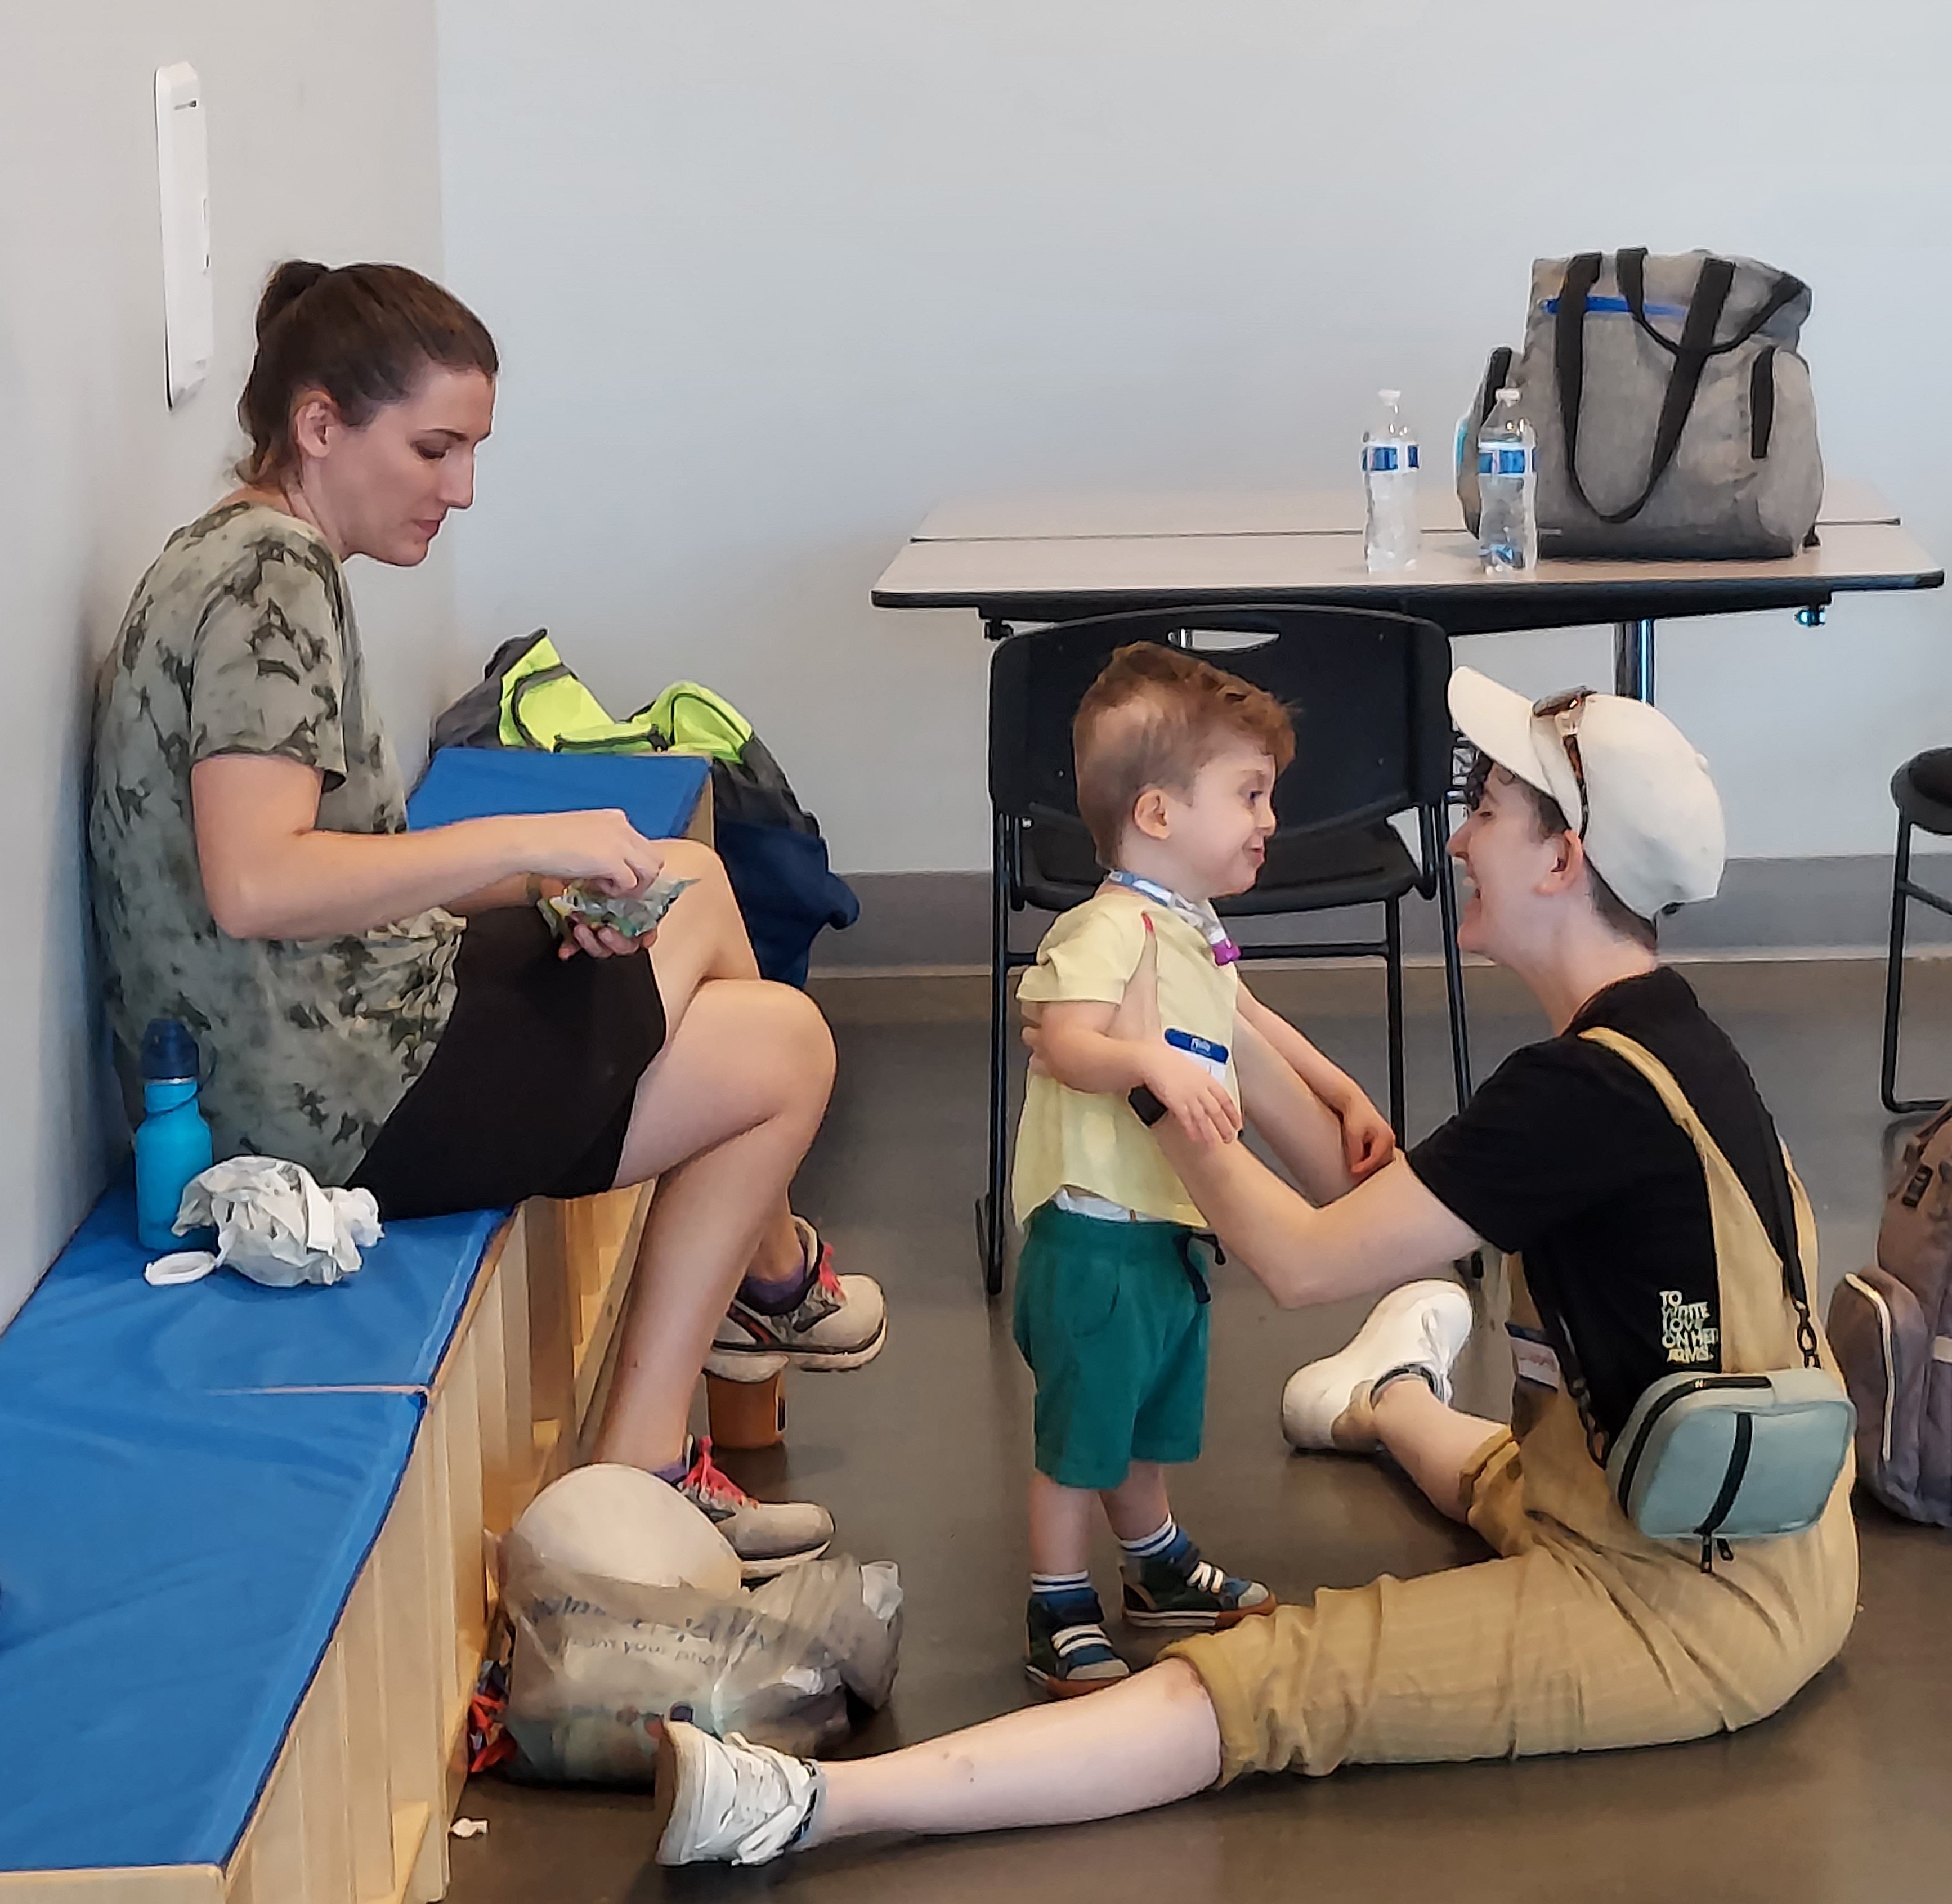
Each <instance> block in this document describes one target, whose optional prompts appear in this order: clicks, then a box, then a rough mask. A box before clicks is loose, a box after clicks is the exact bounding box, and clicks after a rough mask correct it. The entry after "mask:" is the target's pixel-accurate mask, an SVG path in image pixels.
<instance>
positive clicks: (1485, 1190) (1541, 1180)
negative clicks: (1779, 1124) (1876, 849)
mask: <svg viewBox="0 0 1952 1904" xmlns="http://www.w3.org/2000/svg"><path fill="white" fill-rule="evenodd" d="M1597 1026H1605V1027H1609V1028H1610V1029H1611V1030H1616V1031H1618V1032H1620V1033H1623V1034H1624V1035H1625V1036H1627V1037H1629V1038H1631V1039H1632V1040H1634V1042H1635V1043H1638V1044H1640V1045H1642V1046H1644V1047H1645V1048H1646V1049H1647V1050H1648V1051H1650V1052H1652V1053H1653V1055H1654V1056H1655V1057H1656V1058H1659V1059H1660V1061H1661V1062H1662V1063H1663V1064H1664V1065H1666V1067H1667V1068H1668V1069H1669V1071H1671V1072H1672V1073H1673V1074H1674V1077H1675V1082H1676V1083H1678V1084H1679V1085H1680V1086H1681V1092H1682V1094H1683V1095H1684V1096H1685V1097H1686V1098H1687V1099H1688V1102H1689V1103H1690V1104H1691V1105H1693V1106H1694V1111H1695V1114H1696V1115H1697V1116H1698V1117H1699V1118H1700V1120H1701V1121H1702V1122H1703V1124H1706V1126H1707V1127H1708V1131H1709V1134H1710V1136H1712V1137H1713V1138H1714V1140H1715V1141H1716V1143H1717V1144H1718V1145H1719V1146H1720V1148H1721V1150H1722V1155H1724V1156H1725V1157H1726V1158H1728V1162H1729V1165H1731V1168H1733V1169H1734V1171H1735V1174H1736V1175H1737V1177H1739V1178H1740V1179H1741V1183H1742V1186H1743V1187H1744V1189H1745V1190H1747V1192H1748V1193H1749V1196H1750V1200H1751V1201H1752V1202H1753V1203H1754V1204H1755V1205H1756V1208H1757V1210H1758V1211H1760V1213H1761V1215H1762V1218H1763V1223H1764V1224H1765V1225H1766V1227H1767V1228H1768V1230H1769V1235H1770V1237H1772V1240H1775V1242H1776V1244H1777V1247H1778V1250H1780V1249H1781V1247H1782V1219H1781V1218H1780V1217H1779V1216H1778V1211H1779V1210H1780V1209H1781V1208H1782V1207H1783V1205H1782V1202H1781V1201H1780V1200H1779V1199H1780V1197H1781V1195H1782V1190H1781V1186H1782V1179H1781V1177H1779V1176H1778V1177H1775V1182H1776V1185H1777V1188H1776V1190H1773V1191H1772V1189H1771V1179H1772V1176H1774V1175H1775V1173H1774V1172H1772V1170H1771V1168H1770V1161H1769V1160H1770V1158H1771V1155H1772V1151H1773V1149H1774V1146H1775V1143H1776V1136H1775V1126H1774V1124H1772V1122H1771V1121H1770V1119H1769V1112H1768V1111H1767V1110H1766V1108H1764V1107H1763V1102H1762V1099H1761V1098H1760V1096H1759V1095H1758V1094H1757V1093H1756V1085H1755V1080H1754V1079H1753V1077H1750V1075H1749V1068H1748V1066H1747V1065H1745V1064H1744V1062H1743V1061H1742V1057H1741V1053H1740V1052H1738V1051H1737V1050H1736V1049H1735V1046H1734V1045H1733V1044H1731V1043H1730V1042H1729V1040H1728V1035H1727V1033H1725V1032H1724V1031H1723V1030H1722V1028H1721V1027H1720V1026H1719V1025H1717V1024H1716V1023H1715V1021H1713V1019H1712V1018H1710V1017H1709V1016H1708V1015H1707V1014H1706V1012H1705V1011H1703V1010H1702V1008H1701V1005H1700V1001H1699V1000H1698V999H1696V997H1695V996H1694V990H1693V988H1692V987H1691V986H1690V985H1689V984H1688V981H1687V980H1685V979H1684V978H1683V977H1681V975H1680V974H1679V973H1678V972H1676V971H1672V970H1670V969H1669V968H1665V967H1663V968H1661V969H1660V970H1658V971H1653V972H1650V973H1648V974H1646V975H1645V976H1644V977H1638V978H1630V979H1624V980H1621V981H1620V982H1619V983H1617V984H1615V985H1609V986H1607V987H1606V990H1604V991H1603V992H1600V993H1597V994H1596V995H1595V996H1594V997H1593V998H1591V999H1589V1000H1588V1002H1587V1003H1586V1004H1585V1005H1584V1007H1582V1008H1581V1011H1580V1012H1579V1014H1578V1016H1577V1017H1576V1018H1575V1019H1574V1020H1573V1021H1572V1024H1570V1025H1569V1027H1567V1028H1566V1031H1565V1032H1564V1033H1563V1034H1561V1035H1560V1036H1558V1037H1556V1038H1550V1039H1547V1040H1545V1041H1544V1043H1541V1044H1536V1045H1530V1046H1526V1047H1525V1049H1523V1050H1522V1051H1517V1052H1513V1053H1512V1055H1511V1056H1510V1057H1509V1058H1507V1059H1506V1061H1504V1063H1503V1064H1502V1065H1500V1066H1499V1067H1498V1068H1497V1071H1495V1072H1494V1074H1492V1075H1491V1077H1488V1078H1487V1079H1486V1080H1485V1081H1484V1084H1483V1086H1481V1088H1480V1089H1479V1090H1478V1094H1477V1095H1476V1096H1475V1097H1474V1098H1472V1100H1471V1102H1469V1104H1468V1105H1466V1106H1465V1108H1464V1109H1463V1110H1462V1111H1460V1112H1459V1114H1458V1115H1456V1117H1454V1118H1452V1119H1451V1120H1450V1122H1449V1123H1448V1124H1444V1125H1443V1126H1441V1127H1440V1128H1439V1129H1437V1130H1434V1131H1433V1132H1432V1133H1431V1135H1430V1136H1428V1137H1427V1138H1426V1139H1425V1140H1424V1141H1423V1142H1422V1143H1420V1144H1419V1145H1418V1146H1416V1149H1413V1150H1412V1152H1410V1153H1409V1167H1410V1168H1411V1169H1412V1171H1415V1172H1416V1175H1417V1177H1418V1179H1419V1181H1420V1182H1421V1183H1423V1185H1424V1186H1425V1188H1427V1189H1428V1190H1429V1191H1430V1192H1431V1195H1433V1196H1434V1197H1436V1199H1437V1201H1438V1202H1440V1203H1441V1204H1442V1205H1444V1207H1445V1208H1447V1210H1450V1211H1452V1212H1453V1214H1454V1215H1456V1216H1458V1217H1459V1218H1462V1220H1463V1221H1465V1222H1466V1223H1468V1224H1470V1226H1471V1227H1472V1229H1474V1230H1476V1231H1477V1233H1478V1235H1479V1236H1481V1237H1483V1238H1484V1240H1485V1241H1486V1242H1487V1243H1492V1244H1494V1245H1495V1246H1497V1248H1499V1249H1503V1250H1506V1251H1511V1250H1516V1251H1519V1252H1522V1255H1523V1256H1524V1258H1525V1280H1526V1282H1527V1283H1528V1286H1529V1287H1530V1288H1531V1293H1532V1296H1533V1298H1534V1301H1535V1302H1537V1303H1538V1308H1539V1312H1540V1315H1541V1318H1542V1319H1543V1320H1544V1323H1545V1325H1546V1329H1547V1333H1548V1335H1549V1336H1550V1337H1552V1338H1553V1340H1555V1341H1556V1342H1560V1343H1563V1342H1566V1341H1568V1340H1569V1342H1570V1344H1571V1346H1572V1350H1573V1352H1574V1355H1575V1358H1576V1359H1577V1362H1578V1367H1579V1368H1580V1370H1581V1372H1582V1373H1583V1374H1584V1379H1585V1383H1586V1386H1587V1389H1588V1395H1589V1396H1590V1405H1591V1411H1592V1414H1593V1417H1594V1420H1595V1421H1597V1423H1598V1424H1599V1426H1600V1427H1601V1428H1602V1429H1603V1430H1604V1431H1605V1432H1606V1434H1607V1435H1608V1436H1609V1437H1612V1436H1613V1435H1616V1434H1617V1433H1619V1430H1620V1429H1621V1427H1622V1426H1623V1425H1624V1424H1625V1421H1626V1418H1627V1417H1628V1415H1629V1414H1630V1413H1631V1412H1632V1409H1633V1405H1634V1402H1636V1401H1638V1399H1639V1398H1640V1396H1641V1393H1642V1391H1643V1390H1645V1389H1646V1388H1647V1386H1648V1385H1649V1383H1652V1382H1654V1381H1656V1380H1659V1379H1660V1377H1662V1376H1663V1375H1672V1374H1675V1373H1677V1372H1678V1371H1681V1370H1683V1369H1687V1368H1719V1367H1720V1365H1721V1305H1720V1302H1719V1296H1718V1291H1717V1286H1716V1268H1715V1238H1714V1230H1713V1224H1712V1223H1711V1221H1710V1216H1709V1210H1708V1186H1707V1183H1706V1179H1705V1178H1704V1177H1703V1175H1702V1171H1701V1163H1700V1158H1699V1157H1697V1155H1696V1154H1695V1149H1694V1145H1693V1144H1692V1143H1691V1142H1690V1141H1689V1140H1688V1136H1687V1134H1686V1133H1685V1132H1684V1131H1683V1130H1681V1127H1679V1126H1678V1124H1675V1121H1673V1119H1672V1118H1670V1117H1669V1115H1668V1114H1667V1111H1666V1107H1665V1106H1664V1105H1663V1104H1662V1102H1661V1101H1660V1096H1659V1095H1658V1094H1657V1093H1656V1091H1655V1090H1654V1088H1653V1086H1652V1085H1650V1083H1647V1080H1646V1079H1645V1078H1644V1077H1641V1074H1640V1073H1639V1072H1638V1071H1635V1070H1634V1068H1633V1067H1632V1066H1631V1065H1629V1064H1628V1062H1627V1061H1626V1060H1625V1058H1622V1057H1620V1056H1619V1055H1617V1054H1616V1053H1615V1052H1610V1051H1608V1050H1607V1049H1605V1047H1604V1046H1600V1045H1596V1044H1594V1043H1591V1041H1590V1040H1587V1039H1584V1038H1581V1036H1579V1035H1578V1034H1579V1033H1581V1032H1582V1031H1584V1030H1588V1029H1589V1028H1591V1027H1597Z"/></svg>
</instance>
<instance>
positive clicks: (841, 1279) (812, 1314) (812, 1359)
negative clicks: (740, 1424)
mask: <svg viewBox="0 0 1952 1904" xmlns="http://www.w3.org/2000/svg"><path fill="white" fill-rule="evenodd" d="M793 1225H794V1227H795V1228H796V1229H797V1230H799V1234H800V1240H801V1243H802V1245H803V1246H804V1247H805V1249H806V1261H807V1262H809V1263H812V1264H813V1265H815V1274H814V1277H813V1280H812V1281H811V1282H810V1283H808V1285H807V1289H806V1294H805V1295H804V1296H802V1297H801V1298H800V1300H799V1304H798V1305H797V1306H796V1307H795V1308H791V1309H790V1310H788V1311H787V1313H786V1314H785V1315H767V1314H766V1313H765V1312H764V1311H763V1310H761V1309H755V1308H752V1306H751V1305H749V1304H748V1303H746V1302H737V1301H735V1302H734V1303H733V1305H732V1306H731V1308H730V1309H728V1310H727V1312H726V1314H725V1320H724V1321H723V1322H721V1323H720V1324H719V1325H718V1333H717V1334H715V1336H714V1337H712V1353H711V1355H710V1356H709V1357H708V1358H707V1359H706V1362H705V1367H706V1368H708V1369H709V1370H710V1371H711V1372H712V1374H715V1375H718V1376H722V1377H726V1378H727V1379H728V1380H732V1381H735V1382H740V1381H763V1380H765V1378H766V1377H768V1375H771V1374H776V1373H777V1371H779V1370H780V1369H782V1368H787V1367H789V1366H790V1367H792V1368H830V1369H839V1368H859V1367H860V1366H861V1365H862V1364H863V1363H864V1362H872V1361H873V1360H874V1358H875V1357H876V1356H877V1355H879V1354H880V1353H881V1348H882V1345H883V1344H884V1343H886V1342H887V1339H888V1305H887V1302H886V1301H885V1300H884V1299H883V1297H882V1295H881V1284H880V1283H877V1282H876V1281H875V1280H874V1279H873V1278H872V1277H868V1276H837V1275H835V1274H834V1246H833V1245H832V1244H831V1243H823V1242H821V1239H820V1235H819V1233H818V1231H817V1230H815V1228H814V1227H813V1225H812V1224H810V1223H809V1222H807V1221H806V1220H805V1219H804V1218H800V1217H795V1218H793Z"/></svg>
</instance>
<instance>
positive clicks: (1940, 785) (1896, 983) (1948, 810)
mask: <svg viewBox="0 0 1952 1904" xmlns="http://www.w3.org/2000/svg"><path fill="white" fill-rule="evenodd" d="M1891 799H1893V800H1894V802H1896V803H1897V858H1896V859H1895V860H1894V861H1893V862H1892V865H1891V954H1890V957H1889V958H1888V961H1887V962H1886V964H1885V1050H1884V1068H1883V1071H1882V1073H1881V1074H1880V1077H1879V1080H1878V1096H1879V1097H1880V1098H1881V1099H1882V1100H1883V1102H1884V1107H1885V1109H1886V1110H1887V1111H1891V1113H1892V1114H1893V1115H1895V1116H1899V1117H1903V1116H1906V1115H1909V1114H1910V1112H1912V1111H1933V1110H1936V1109H1937V1108H1938V1099H1935V1098H1900V1096H1898V1095H1897V1015H1898V1002H1899V998H1900V994H1901V993H1902V992H1903V990H1904V926H1905V917H1906V902H1907V901H1908V900H1911V899H1916V900H1917V901H1918V902H1919V904H1920V905H1929V906H1930V907H1931V908H1932V910H1933V911H1935V912H1943V913H1947V914H1952V899H1945V898H1944V897H1941V896H1940V895H1939V894H1938V893H1928V892H1927V891H1926V890H1925V888H1924V887H1923V886H1919V885H1918V884H1916V883H1915V882H1914V881H1913V879H1912V877H1911V830H1912V828H1913V827H1923V828H1924V829H1925V831H1926V832H1927V833H1937V834H1938V835H1940V836H1941V837H1952V747H1932V748H1928V749H1926V750H1925V752H1923V753H1922V754H1914V755H1913V756H1912V757H1911V758H1910V760H1908V761H1906V762H1905V764H1904V765H1903V766H1902V767H1900V768H1899V769H1898V770H1897V772H1896V773H1895V774H1893V775H1892V776H1891Z"/></svg>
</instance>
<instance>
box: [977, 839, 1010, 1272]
mask: <svg viewBox="0 0 1952 1904" xmlns="http://www.w3.org/2000/svg"><path fill="white" fill-rule="evenodd" d="M993 826H994V838H993V849H992V858H991V863H990V1120H989V1145H990V1155H989V1168H988V1171H987V1176H986V1177H985V1180H984V1182H985V1187H984V1193H983V1197H982V1200H981V1202H979V1203H978V1205H977V1208H976V1227H977V1233H978V1240H979V1243H980V1246H981V1250H982V1255H983V1292H984V1294H985V1295H986V1296H995V1295H997V1294H999V1293H1000V1292H1001V1291H1002V1289H1003V1238H1004V1233H1005V1232H1004V1227H1003V1224H1004V1216H1003V1161H1004V1155H1005V1152H1006V1146H1007V1145H1008V1143H1009V1133H1008V1132H1007V1130H1006V1128H1005V1125H1006V1118H1007V1114H1008V1111H1009V1013H1010V965H1009V949H1010V908H1009V867H1008V863H1007V855H1008V852H1009V839H1008V837H1007V830H1008V827H1009V822H1008V821H1006V820H1005V819H1004V818H1003V817H1002V816H1001V815H1000V814H999V815H997V816H996V817H995V819H994V821H993Z"/></svg>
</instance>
